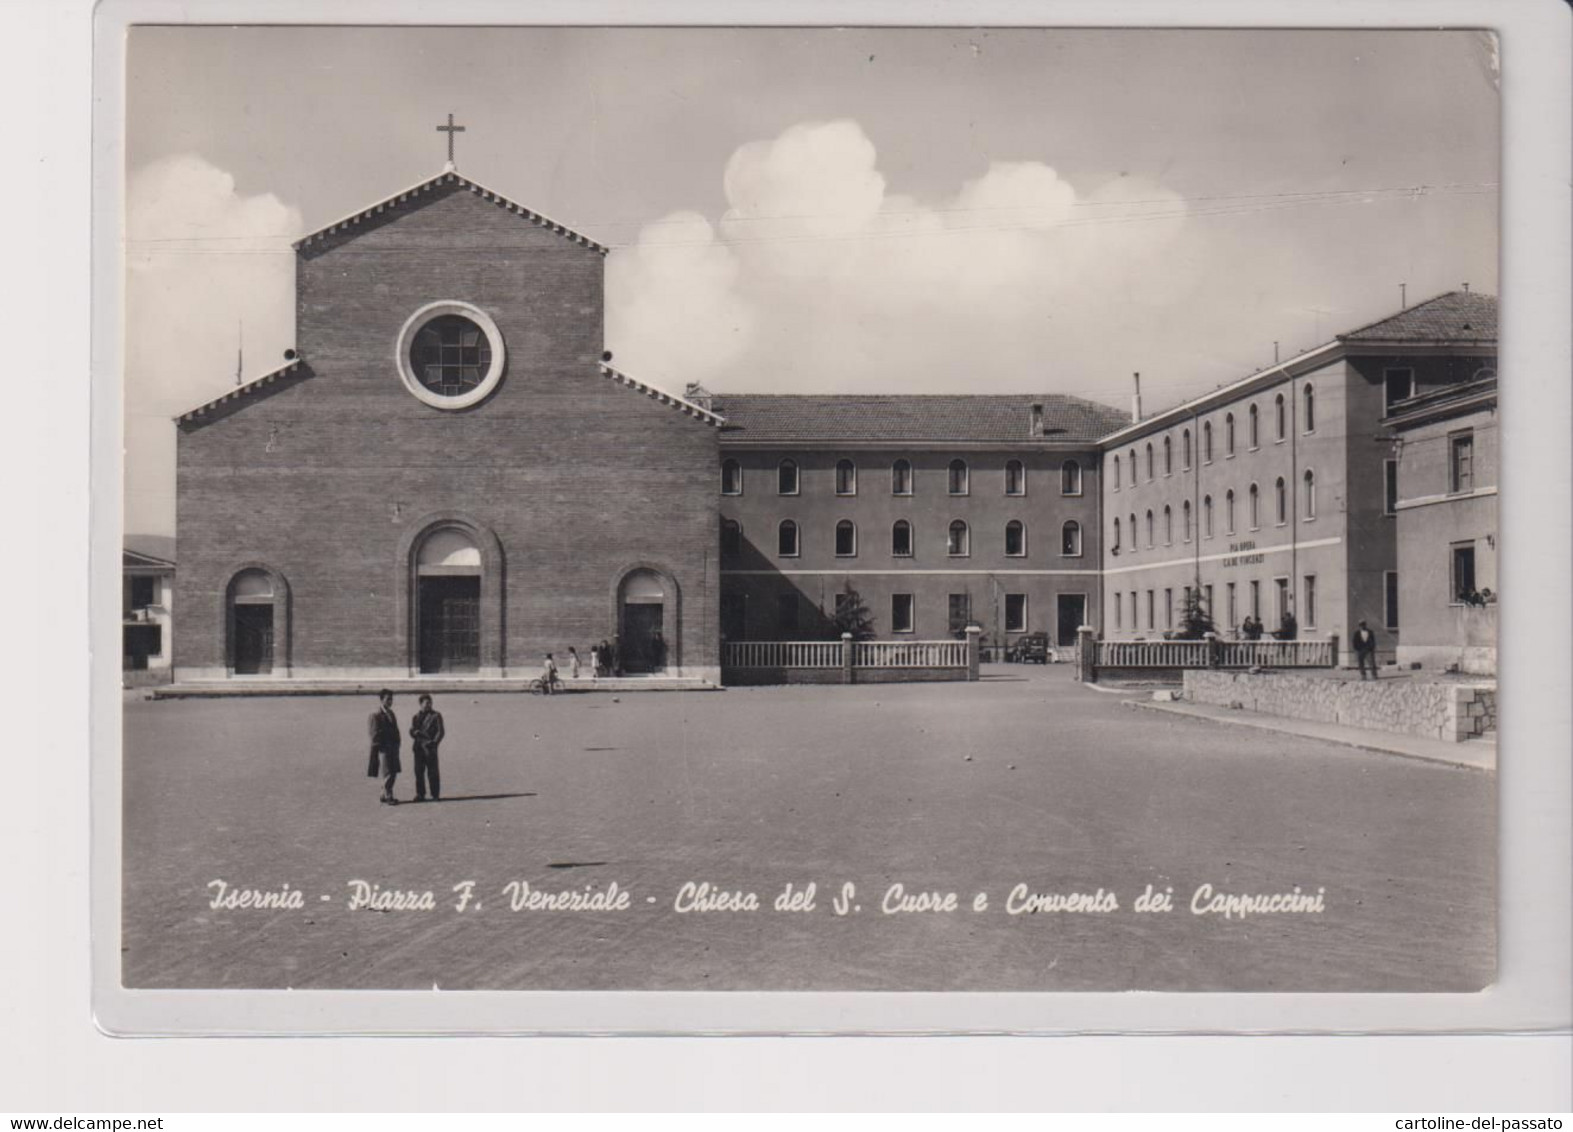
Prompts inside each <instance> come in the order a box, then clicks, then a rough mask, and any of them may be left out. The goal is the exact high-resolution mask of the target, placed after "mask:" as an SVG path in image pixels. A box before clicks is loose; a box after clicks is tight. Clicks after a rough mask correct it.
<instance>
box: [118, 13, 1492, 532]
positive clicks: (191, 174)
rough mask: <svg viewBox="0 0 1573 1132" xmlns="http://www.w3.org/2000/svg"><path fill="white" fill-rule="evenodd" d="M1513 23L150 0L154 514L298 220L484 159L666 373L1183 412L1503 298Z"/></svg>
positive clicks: (133, 328) (249, 351) (657, 370)
mask: <svg viewBox="0 0 1573 1132" xmlns="http://www.w3.org/2000/svg"><path fill="white" fill-rule="evenodd" d="M1499 111H1500V106H1499V99H1498V89H1497V57H1496V51H1495V42H1494V40H1493V39H1491V37H1489V36H1488V35H1486V34H1484V33H1478V32H1470V31H1459V32H1430V31H1376V32H1322V31H1147V30H1126V29H1115V30H1073V31H1072V30H1054V29H971V30H969V29H830V28H825V29H692V28H688V29H684V28H672V29H609V28H602V29H587V28H485V29H481V28H399V29H390V28H290V27H273V28H267V27H243V28H227V27H226V28H216V27H215V28H200V27H157V28H153V27H141V28H135V29H133V31H132V33H131V36H130V40H129V45H128V57H127V86H126V133H125V147H126V159H127V160H126V170H125V172H126V178H127V181H126V220H125V248H126V267H127V280H126V283H127V285H126V296H125V297H126V337H125V346H126V354H125V356H126V374H125V380H126V450H127V458H126V490H127V497H126V530H127V531H128V532H137V533H155V534H170V533H174V443H175V442H174V436H175V432H174V426H173V423H172V421H171V418H172V417H173V416H174V415H176V414H178V413H180V412H182V411H184V410H186V409H189V408H191V407H193V406H195V405H197V404H200V403H201V402H203V401H205V400H207V399H209V398H211V397H213V396H217V395H219V394H221V393H223V392H225V391H226V390H228V389H231V388H233V387H234V385H235V383H236V376H237V372H238V373H239V375H240V376H241V378H242V379H245V380H249V379H253V378H255V377H258V376H260V375H261V374H263V373H266V372H268V371H270V370H272V369H274V368H276V367H277V366H278V365H280V364H282V361H283V351H284V350H285V349H286V348H287V347H289V346H290V345H292V344H293V334H294V295H293V279H294V275H293V253H292V252H291V251H290V248H289V243H290V241H291V240H293V239H295V238H297V237H299V236H300V235H302V234H304V233H306V232H309V231H312V230H313V229H315V228H317V227H320V226H322V225H324V224H326V223H329V222H331V221H333V220H335V219H337V218H338V217H340V216H342V215H344V214H346V213H349V212H353V211H356V210H357V209H359V208H360V207H362V206H364V205H367V204H370V203H372V202H374V201H377V200H380V199H382V198H383V197H386V196H388V195H390V194H391V193H394V192H396V191H398V190H400V189H403V188H405V187H407V186H409V185H411V184H414V183H416V182H418V181H421V180H424V179H426V178H428V177H431V176H433V175H435V174H436V173H438V172H439V171H440V170H441V168H442V164H443V162H444V160H445V159H446V156H447V153H446V140H445V135H443V134H441V133H438V132H437V131H436V129H435V127H436V126H437V125H438V124H440V123H443V122H444V121H445V120H446V116H447V115H448V114H449V113H452V114H454V116H455V119H456V121H457V122H458V123H460V124H462V125H464V126H465V127H466V129H465V132H464V133H462V134H460V135H458V137H457V139H456V147H457V148H456V158H457V165H458V168H459V170H460V171H461V172H462V173H464V174H465V175H466V176H469V177H472V178H474V179H475V180H477V181H479V182H480V183H482V184H484V185H486V186H487V187H489V188H492V189H495V190H496V191H498V192H501V193H503V194H505V195H507V196H508V197H510V198H511V199H513V200H516V201H518V202H520V203H521V204H524V205H526V206H528V207H531V208H535V209H538V210H539V211H541V212H543V213H545V214H547V215H549V216H551V217H553V218H554V219H557V220H559V221H561V222H563V223H564V224H567V225H569V226H571V227H573V228H574V229H576V230H578V231H580V232H583V233H584V234H585V235H588V236H590V237H592V238H594V239H596V240H598V241H599V242H601V243H603V244H606V245H608V246H610V247H611V249H612V252H611V254H610V255H609V256H608V257H607V260H606V267H607V313H606V344H607V346H608V348H609V349H612V350H613V351H614V353H615V356H616V360H617V364H618V366H619V367H620V368H622V369H624V370H625V371H627V372H629V373H631V374H633V375H635V376H637V377H639V378H641V379H643V380H646V381H649V382H652V383H655V384H658V385H662V386H664V387H666V388H668V389H672V390H674V391H680V390H681V389H682V388H683V386H684V385H685V384H686V383H688V382H690V381H699V382H701V383H703V384H704V385H706V386H707V387H709V388H711V389H712V390H717V391H737V392H743V391H751V392H763V391H771V392H783V393H792V392H834V391H843V392H862V391H878V392H911V393H922V392H979V393H983V392H1039V393H1072V394H1077V395H1079V396H1084V397H1091V398H1094V399H1097V400H1101V401H1104V402H1106V403H1108V404H1112V405H1116V406H1119V407H1127V406H1128V404H1129V397H1130V388H1131V376H1130V375H1131V374H1132V372H1134V371H1140V372H1141V374H1142V393H1143V402H1144V406H1145V407H1146V408H1147V409H1148V410H1149V411H1151V410H1155V409H1161V408H1163V407H1165V406H1167V405H1170V404H1173V403H1176V402H1178V401H1181V400H1183V399H1185V398H1186V397H1189V396H1193V395H1195V394H1197V393H1199V392H1202V391H1204V390H1206V389H1210V388H1212V387H1214V386H1216V385H1219V384H1223V383H1225V382H1228V381H1232V380H1235V379H1237V378H1240V377H1243V376H1245V375H1247V374H1249V373H1252V372H1254V371H1255V370H1257V369H1259V368H1261V367H1263V366H1265V365H1268V364H1270V363H1271V362H1272V361H1273V358H1274V349H1275V345H1274V343H1275V342H1276V343H1277V349H1278V351H1279V353H1280V355H1281V356H1283V357H1289V356H1292V355H1293V354H1294V353H1297V352H1300V351H1301V350H1304V349H1308V348H1310V347H1312V346H1315V345H1317V344H1319V343H1321V342H1324V341H1326V340H1328V339H1329V338H1330V337H1331V336H1332V335H1333V334H1335V333H1338V332H1340V331H1343V330H1348V329H1351V328H1353V327H1356V326H1359V325H1362V324H1364V323H1366V322H1370V321H1372V320H1374V319H1377V318H1381V317H1383V316H1385V315H1387V314H1389V313H1391V312H1393V311H1395V310H1397V309H1398V307H1399V296H1400V290H1399V285H1400V284H1404V285H1405V287H1406V290H1407V296H1408V299H1409V301H1410V302H1411V303H1413V302H1416V301H1420V300H1422V299H1424V298H1428V297H1430V296H1432V295H1435V294H1439V293H1441V292H1444V291H1449V290H1454V289H1457V288H1459V287H1460V286H1462V285H1463V284H1464V283H1466V282H1467V283H1469V284H1470V285H1471V287H1472V289H1474V290H1478V291H1487V292H1492V293H1494V292H1495V291H1496V277H1497V255H1498V234H1497V227H1498V224H1497V220H1498V216H1497V214H1498V204H1499V202H1498V194H1497V181H1498V154H1499V126H1498V118H1499Z"/></svg>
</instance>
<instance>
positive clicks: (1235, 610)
mask: <svg viewBox="0 0 1573 1132" xmlns="http://www.w3.org/2000/svg"><path fill="white" fill-rule="evenodd" d="M1224 596H1225V597H1227V598H1228V599H1229V625H1228V627H1229V628H1231V629H1232V628H1234V627H1235V626H1236V625H1238V624H1239V623H1240V607H1239V604H1238V602H1237V601H1236V600H1235V592H1234V583H1233V582H1227V583H1225V588H1224Z"/></svg>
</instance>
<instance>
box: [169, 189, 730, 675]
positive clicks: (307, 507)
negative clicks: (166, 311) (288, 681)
mask: <svg viewBox="0 0 1573 1132" xmlns="http://www.w3.org/2000/svg"><path fill="white" fill-rule="evenodd" d="M297 263H298V272H297V279H298V311H297V328H298V329H297V336H298V337H297V342H298V346H299V349H300V352H301V355H302V358H303V360H304V367H303V373H304V374H305V376H304V377H303V378H302V379H298V380H293V379H292V380H290V381H281V382H279V389H278V391H277V392H272V391H269V392H263V393H258V394H254V395H252V396H250V397H247V398H243V399H241V400H239V401H236V402H234V403H232V405H231V406H225V407H221V408H219V409H216V410H214V411H212V412H210V413H209V414H208V415H207V416H205V417H204V418H201V422H200V423H199V424H196V425H192V424H183V425H182V427H181V432H180V437H179V456H178V461H179V463H178V524H179V531H180V539H181V562H180V571H179V576H178V585H179V589H180V592H179V595H178V598H177V600H178V602H179V603H180V606H181V611H182V626H181V631H180V633H179V634H178V636H177V639H176V657H175V663H176V665H177V667H178V668H179V669H180V670H181V671H182V674H184V675H186V676H212V675H223V673H224V666H225V663H226V640H225V638H226V632H227V629H226V627H225V620H226V611H225V600H226V596H225V595H226V588H227V586H228V584H229V581H230V579H231V578H232V577H233V576H234V573H235V571H236V570H237V569H239V568H241V567H243V566H245V565H261V566H264V567H266V568H267V569H269V570H272V571H275V572H276V574H277V575H278V576H281V577H282V579H283V580H284V582H285V583H287V586H288V617H287V620H288V634H287V636H288V640H287V641H286V640H285V639H284V638H285V634H284V633H283V632H281V631H279V628H276V637H277V639H276V641H275V650H274V655H275V673H280V672H281V671H282V670H283V668H284V667H285V665H286V663H287V664H288V665H289V666H290V667H291V668H292V669H293V671H294V674H296V675H309V674H312V673H321V674H324V675H349V674H375V673H382V674H387V675H402V674H405V673H407V672H408V671H409V670H410V665H411V663H412V660H413V651H412V640H411V637H412V635H411V631H410V628H409V625H408V621H409V619H410V612H409V606H410V594H411V590H412V588H413V582H412V568H411V562H410V554H411V550H412V546H413V543H414V541H415V539H416V538H417V536H418V535H419V533H420V531H421V530H422V529H424V528H425V527H426V525H427V524H428V523H429V522H430V521H433V520H437V519H442V518H451V519H457V520H461V521H468V522H470V523H472V524H473V525H475V526H476V527H478V528H480V529H481V530H482V531H484V532H489V535H494V536H495V543H492V542H491V540H490V538H489V537H486V536H483V538H482V539H481V540H480V541H481V542H482V544H483V552H485V551H486V550H487V549H488V547H491V548H492V549H491V552H490V553H489V554H488V560H487V563H486V568H485V571H484V573H483V579H482V589H483V599H482V604H483V628H482V663H483V672H485V671H486V670H487V668H488V667H490V665H489V664H488V662H489V661H490V662H493V663H494V664H495V666H497V667H499V668H501V669H505V670H506V671H508V672H510V673H513V674H517V673H519V672H521V671H528V670H531V669H534V668H537V667H538V666H539V664H540V660H541V656H542V654H543V653H544V652H546V651H547V650H551V651H553V652H555V653H557V654H558V655H559V657H561V656H562V654H564V653H566V650H567V647H568V646H569V645H575V646H577V647H578V648H579V650H580V653H581V655H584V654H585V651H586V649H587V647H588V646H589V644H590V643H591V642H592V641H593V640H599V639H600V638H602V637H608V636H611V635H612V634H613V633H614V632H616V631H617V625H616V609H617V586H618V582H619V580H620V579H621V577H622V576H623V575H624V574H625V573H626V572H627V571H628V570H629V569H631V568H635V567H648V568H653V569H655V570H657V571H659V572H661V573H663V574H665V575H666V576H667V577H668V578H669V579H671V580H672V581H674V582H675V583H676V588H677V590H678V593H677V594H676V595H674V594H672V593H671V592H668V593H667V596H666V611H665V617H666V622H665V623H666V626H667V629H666V632H665V636H666V637H667V640H668V642H669V649H670V651H669V658H668V659H669V665H670V666H671V667H674V668H675V667H678V666H681V667H682V668H683V669H684V670H685V671H698V670H709V669H715V668H716V666H717V663H718V660H717V648H716V637H717V631H716V625H715V618H716V607H717V601H718V598H717V594H718V583H719V577H718V574H717V562H716V557H717V550H718V540H719V533H718V526H717V518H716V513H715V505H714V494H715V475H716V473H715V469H716V466H717V461H718V458H717V436H716V430H715V429H713V428H712V427H710V426H708V425H706V424H705V423H703V422H702V421H700V420H698V419H695V418H693V417H689V416H685V415H684V414H682V413H680V412H678V411H676V410H674V409H673V408H671V407H670V406H667V405H663V404H660V403H659V402H658V401H656V400H654V399H652V398H650V397H647V396H645V395H643V394H641V393H639V392H637V391H635V390H633V389H630V388H627V387H624V386H621V385H618V384H616V383H615V382H613V381H612V380H610V379H608V378H606V377H604V376H602V374H601V373H600V371H599V369H598V367H597V362H598V361H599V359H600V356H601V351H602V349H603V341H602V326H603V317H602V316H603V308H602V301H603V300H602V280H603V270H604V262H603V259H602V256H601V255H600V253H599V252H597V251H596V250H595V249H593V248H588V247H584V246H581V245H578V244H575V243H573V242H570V241H569V240H567V239H565V238H564V237H563V236H561V235H558V234H554V233H552V232H549V231H547V230H546V229H545V228H542V227H539V226H537V225H534V224H532V223H531V222H530V221H529V220H527V219H524V218H522V217H521V216H519V215H516V214H511V213H510V212H508V211H507V210H506V209H505V208H502V207H499V206H498V205H497V204H495V203H493V202H490V201H487V200H484V199H482V198H481V197H480V196H478V195H476V194H475V193H472V192H471V191H469V190H467V189H465V188H463V187H462V186H458V185H455V184H443V185H441V186H439V187H438V188H435V189H433V190H431V191H429V192H428V193H427V194H425V195H423V196H421V197H418V198H416V200H414V201H412V202H411V203H409V204H401V205H397V206H394V207H391V208H389V209H388V210H387V211H386V212H384V213H381V214H378V215H376V216H374V217H372V218H369V219H368V220H366V221H364V222H363V223H362V224H361V225H359V226H357V227H356V228H355V229H353V230H352V234H351V235H350V236H348V237H338V236H330V237H328V238H327V240H326V241H319V242H316V243H313V244H311V245H308V246H307V248H306V249H304V250H303V251H302V252H301V253H299V257H298V261H297ZM440 300H453V301H460V302H466V303H470V304H473V305H474V306H476V307H478V308H480V309H481V310H483V311H485V312H486V313H487V314H488V315H490V317H491V318H492V319H493V320H494V321H495V322H496V324H497V327H498V329H499V330H500V332H501V334H502V337H503V340H504V342H505V344H506V350H507V363H506V370H505V372H504V376H503V378H502V381H501V384H500V385H499V386H498V387H497V389H496V390H495V391H494V392H493V393H492V395H491V396H490V397H488V398H487V399H486V400H484V401H482V402H481V403H479V404H477V405H475V406H473V407H471V408H469V409H465V410H459V411H448V410H443V409H438V408H434V407H431V406H429V405H426V404H424V403H422V402H421V401H419V400H417V399H416V398H415V397H414V396H412V395H411V394H410V392H409V391H408V390H407V389H406V388H405V386H404V384H403V382H402V381H401V380H400V377H399V372H398V368H397V364H396V361H395V343H396V340H397V338H398V336H399V333H400V329H401V327H402V326H403V325H404V323H405V320H406V319H408V318H409V316H410V315H411V314H412V313H413V312H414V311H415V310H417V309H418V308H420V307H422V306H424V305H426V304H428V303H431V302H436V301H440ZM277 600H278V602H279V603H280V605H282V602H283V599H282V598H279V599H277ZM281 620H282V618H281V616H280V614H279V613H276V614H275V625H276V626H280V622H281ZM489 636H490V639H488V637H489Z"/></svg>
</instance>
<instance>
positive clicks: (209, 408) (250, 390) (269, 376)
mask: <svg viewBox="0 0 1573 1132" xmlns="http://www.w3.org/2000/svg"><path fill="white" fill-rule="evenodd" d="M292 352H293V351H292ZM304 366H305V359H304V358H301V357H299V356H296V357H295V358H293V359H291V360H290V361H288V362H285V363H284V364H283V365H282V366H280V367H279V368H278V369H276V370H272V371H271V372H269V373H265V374H262V375H261V376H260V377H254V378H252V379H251V380H250V381H248V382H246V383H245V384H244V385H237V386H236V387H235V388H234V389H231V390H230V391H229V392H228V393H224V394H221V395H219V396H217V397H214V398H213V399H212V400H211V401H204V402H202V404H200V405H197V406H196V407H194V408H191V409H187V410H186V411H185V412H184V413H181V414H180V415H179V416H177V417H176V418H175V423H176V424H184V425H195V424H203V423H206V420H207V419H208V418H210V417H212V416H214V415H216V414H219V413H222V412H224V411H225V410H229V411H231V412H232V411H233V410H234V409H238V408H241V407H243V406H244V405H245V404H247V403H248V402H250V401H251V400H253V399H255V398H256V397H257V396H258V395H260V394H262V393H264V392H277V391H278V390H280V389H283V388H285V387H286V386H288V385H291V384H294V382H293V381H286V380H284V379H286V378H302V377H306V376H308V375H309V373H310V371H309V370H307V369H305V368H304Z"/></svg>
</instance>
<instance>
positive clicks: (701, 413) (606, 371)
mask: <svg viewBox="0 0 1573 1132" xmlns="http://www.w3.org/2000/svg"><path fill="white" fill-rule="evenodd" d="M600 367H601V376H602V377H607V378H610V379H611V380H613V381H615V382H616V383H617V384H618V385H622V386H625V387H626V388H628V389H632V390H634V391H635V392H637V393H643V394H644V395H645V396H646V397H648V398H650V399H651V400H652V401H659V402H660V403H661V404H663V405H667V406H669V407H670V408H673V409H676V410H677V411H678V412H680V413H683V414H684V415H685V416H690V417H693V418H694V419H695V420H697V421H702V422H704V423H705V424H707V425H711V426H713V427H715V428H720V427H721V426H722V425H724V424H726V418H725V417H722V416H721V415H720V414H718V413H713V412H711V411H710V410H709V409H706V408H705V407H704V406H702V405H696V404H694V403H693V402H692V401H689V400H687V399H686V398H683V397H679V396H677V395H676V394H675V393H668V392H667V391H666V390H664V389H662V388H660V387H659V386H655V385H650V384H649V383H647V382H643V381H640V380H639V379H638V378H634V377H629V376H628V375H627V374H626V373H623V372H622V371H621V370H617V369H613V368H612V367H611V366H609V365H607V364H606V363H605V362H602V363H600Z"/></svg>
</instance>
